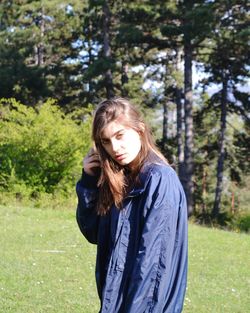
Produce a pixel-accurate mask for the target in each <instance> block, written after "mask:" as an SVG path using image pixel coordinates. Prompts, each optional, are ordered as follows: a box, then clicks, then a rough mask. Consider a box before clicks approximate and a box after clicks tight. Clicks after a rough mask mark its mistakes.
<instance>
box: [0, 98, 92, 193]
mask: <svg viewBox="0 0 250 313" xmlns="http://www.w3.org/2000/svg"><path fill="white" fill-rule="evenodd" d="M0 112H1V117H0V130H1V132H0V188H1V190H3V191H9V192H14V193H16V195H19V196H20V197H23V196H25V193H27V194H28V195H29V196H32V197H37V196H38V195H39V193H40V192H46V193H55V192H58V191H59V192H61V193H67V192H68V191H69V189H70V188H71V187H72V186H73V185H74V184H75V181H76V179H77V177H78V176H79V172H80V169H81V167H80V160H81V159H82V155H84V153H85V152H86V151H87V149H88V148H89V146H90V118H88V115H87V114H86V113H87V110H86V112H85V118H86V119H85V121H84V122H81V123H80V122H79V121H77V120H73V119H72V118H71V116H70V115H65V114H64V113H63V112H62V111H61V110H60V109H59V108H58V106H57V105H56V102H55V100H52V99H50V100H48V101H47V102H45V103H44V104H42V105H40V106H39V107H37V108H36V109H34V108H31V107H27V106H24V105H22V104H20V103H19V102H17V101H16V100H15V99H2V100H1V102H0ZM72 114H73V113H72ZM27 194H26V195H27Z"/></svg>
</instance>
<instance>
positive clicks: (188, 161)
mask: <svg viewBox="0 0 250 313" xmlns="http://www.w3.org/2000/svg"><path fill="white" fill-rule="evenodd" d="M184 76H185V77H184V97H185V102H184V104H185V147H184V158H185V160H184V164H185V165H184V170H185V173H184V178H183V182H184V189H185V193H186V197H187V206H188V214H189V215H191V214H192V213H193V189H194V184H193V180H192V179H193V171H194V169H193V168H194V166H193V155H192V151H193V147H194V144H193V92H192V46H191V42H190V40H189V38H185V43H184Z"/></svg>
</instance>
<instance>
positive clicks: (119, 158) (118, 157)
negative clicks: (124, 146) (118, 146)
mask: <svg viewBox="0 0 250 313" xmlns="http://www.w3.org/2000/svg"><path fill="white" fill-rule="evenodd" d="M115 158H116V160H118V161H121V160H123V159H124V158H125V153H124V154H118V155H116V156H115Z"/></svg>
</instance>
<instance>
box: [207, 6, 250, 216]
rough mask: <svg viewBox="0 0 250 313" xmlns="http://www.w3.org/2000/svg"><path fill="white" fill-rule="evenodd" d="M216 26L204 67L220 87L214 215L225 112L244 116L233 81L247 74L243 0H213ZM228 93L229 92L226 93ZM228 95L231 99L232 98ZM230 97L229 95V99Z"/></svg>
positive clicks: (220, 179)
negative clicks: (216, 0) (218, 0)
mask: <svg viewBox="0 0 250 313" xmlns="http://www.w3.org/2000/svg"><path fill="white" fill-rule="evenodd" d="M214 8H215V13H216V14H215V16H216V18H217V21H216V22H217V25H216V29H215V31H214V32H213V34H214V35H213V38H212V39H213V40H212V41H211V42H210V47H211V53H210V54H209V57H208V59H207V62H206V65H205V69H206V71H207V72H208V73H210V77H209V79H208V80H207V82H208V83H217V84H220V86H221V89H220V90H219V91H218V93H217V94H216V95H214V96H213V98H212V101H213V103H214V105H218V104H219V105H220V110H221V112H220V115H221V117H220V121H221V124H220V125H221V126H220V132H219V144H218V162H217V172H216V175H217V183H216V190H215V200H214V206H213V210H212V215H213V216H214V217H218V215H219V213H220V209H221V196H222V188H223V173H224V162H225V158H226V154H227V153H226V138H225V134H226V129H227V118H228V114H229V112H230V111H231V112H232V111H233V112H237V113H238V114H240V115H243V118H244V117H246V116H247V114H246V112H245V106H246V102H245V101H243V102H238V101H237V99H239V94H244V92H243V93H241V92H240V91H239V90H238V88H237V84H239V83H241V84H242V83H243V82H244V80H245V79H246V77H247V76H248V71H247V64H248V44H247V36H248V32H247V31H246V25H247V7H246V3H245V1H231V2H230V3H227V2H223V1H222V2H219V3H216V6H215V7H214ZM230 95H231V96H230ZM232 96H233V97H234V99H232ZM230 98H231V99H230Z"/></svg>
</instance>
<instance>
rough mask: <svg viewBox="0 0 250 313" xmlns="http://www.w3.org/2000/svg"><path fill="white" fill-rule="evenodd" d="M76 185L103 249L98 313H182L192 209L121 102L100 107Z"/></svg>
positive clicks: (84, 223) (86, 224)
mask: <svg viewBox="0 0 250 313" xmlns="http://www.w3.org/2000/svg"><path fill="white" fill-rule="evenodd" d="M92 136H93V140H94V144H95V149H91V150H90V152H89V153H88V155H87V156H86V157H85V158H84V162H83V167H84V168H83V175H82V178H81V180H80V181H79V182H78V183H77V189H76V190H77V195H78V207H77V222H78V225H79V227H80V230H81V232H82V233H83V235H84V236H85V237H86V238H87V240H88V241H89V242H91V243H94V244H97V260H96V282H97V289H98V293H99V297H100V300H101V309H100V313H104V312H107V313H145V312H154V313H179V312H181V311H182V306H183V300H184V294H185V289H186V278H187V209H186V201H185V195H184V192H183V189H182V186H181V184H180V182H179V179H178V177H177V175H176V173H175V171H174V170H173V169H172V168H171V167H170V166H169V165H168V163H167V161H166V160H165V158H164V157H163V155H162V154H161V153H160V152H159V150H158V149H157V148H156V146H155V144H154V141H153V139H152V136H151V133H150V131H149V129H148V127H147V125H146V124H145V123H144V121H143V120H142V119H141V117H140V115H139V113H138V112H137V111H136V110H135V108H134V107H133V106H132V105H131V104H130V103H129V101H127V100H125V99H122V98H114V99H111V100H105V101H103V102H101V103H100V104H99V106H98V107H97V109H96V112H95V115H94V120H93V129H92Z"/></svg>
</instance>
